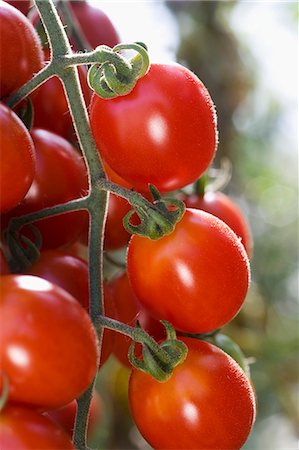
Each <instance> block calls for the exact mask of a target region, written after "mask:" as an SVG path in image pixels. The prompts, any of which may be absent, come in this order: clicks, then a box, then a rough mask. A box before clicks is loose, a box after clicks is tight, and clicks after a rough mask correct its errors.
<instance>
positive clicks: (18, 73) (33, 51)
mask: <svg viewBox="0 0 299 450" xmlns="http://www.w3.org/2000/svg"><path fill="white" fill-rule="evenodd" d="M42 62H43V53H42V47H41V43H40V40H39V37H38V35H37V33H36V31H35V29H34V28H33V26H32V24H31V23H30V22H29V20H28V19H27V18H26V17H25V16H24V14H22V13H21V12H20V11H18V10H17V9H16V8H14V7H13V6H11V5H9V4H8V3H6V2H3V1H1V2H0V98H3V97H6V96H8V95H9V94H11V93H12V92H13V91H14V90H16V89H18V88H20V87H21V86H22V85H23V84H25V83H26V81H28V80H29V79H30V78H32V76H33V75H34V74H35V73H36V72H38V71H39V70H40V69H41V68H42Z"/></svg>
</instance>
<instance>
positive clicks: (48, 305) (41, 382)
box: [0, 275, 98, 410]
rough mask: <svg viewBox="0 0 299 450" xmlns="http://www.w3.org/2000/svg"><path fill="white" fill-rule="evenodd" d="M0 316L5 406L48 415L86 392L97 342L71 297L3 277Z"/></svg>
mask: <svg viewBox="0 0 299 450" xmlns="http://www.w3.org/2000/svg"><path fill="white" fill-rule="evenodd" d="M0 315H1V329H0V370H1V373H5V374H6V376H7V379H8V385H9V393H8V401H9V402H18V403H22V404H24V405H27V406H30V407H34V408H35V409H40V410H47V409H50V408H58V407H60V406H63V405H66V404H67V403H69V402H70V401H72V400H73V399H75V398H78V397H79V396H80V395H81V394H82V393H83V392H84V391H85V390H86V389H87V388H88V386H89V385H90V383H91V381H92V380H93V378H94V376H95V373H96V370H97V365H98V342H97V337H96V333H95V330H94V328H93V326H92V323H91V320H90V318H89V316H88V314H87V313H86V311H85V310H84V309H83V308H82V306H81V305H80V304H79V302H78V301H77V300H75V299H74V297H72V296H71V295H70V294H69V293H67V292H66V291H64V290H63V289H61V288H59V287H58V286H56V285H54V284H52V283H50V282H48V281H46V280H44V279H42V278H39V277H33V276H29V275H5V276H2V277H1V299H0ZM2 381H3V380H1V382H0V384H1V383H2ZM0 390H1V386H0Z"/></svg>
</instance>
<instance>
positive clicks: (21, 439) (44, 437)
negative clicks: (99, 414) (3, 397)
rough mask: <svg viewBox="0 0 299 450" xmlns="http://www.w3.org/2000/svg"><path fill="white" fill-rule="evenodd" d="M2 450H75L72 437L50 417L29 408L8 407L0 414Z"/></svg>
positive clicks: (0, 446)
mask: <svg viewBox="0 0 299 450" xmlns="http://www.w3.org/2000/svg"><path fill="white" fill-rule="evenodd" d="M0 448H1V449H2V450H50V449H51V450H54V449H55V450H74V449H75V447H74V446H73V444H72V442H71V439H70V437H69V436H68V435H67V433H66V432H65V431H64V430H63V429H62V428H60V427H59V426H58V425H56V424H55V423H53V422H52V421H51V420H50V419H49V418H48V417H45V416H43V415H42V414H39V413H38V412H36V411H33V410H31V409H29V408H24V407H19V406H6V407H5V408H4V410H3V411H1V414H0Z"/></svg>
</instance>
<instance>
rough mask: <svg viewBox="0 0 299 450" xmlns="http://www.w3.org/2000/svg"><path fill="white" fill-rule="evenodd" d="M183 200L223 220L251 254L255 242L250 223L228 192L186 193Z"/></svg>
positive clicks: (189, 206)
mask: <svg viewBox="0 0 299 450" xmlns="http://www.w3.org/2000/svg"><path fill="white" fill-rule="evenodd" d="M182 200H183V202H184V203H185V204H186V206H187V208H196V209H201V210H203V211H206V212H208V213H210V214H213V215H214V216H216V217H219V219H221V220H223V222H225V223H226V224H227V225H228V226H229V227H230V228H231V229H232V230H233V231H234V232H235V233H236V235H237V236H238V237H239V238H240V239H241V242H242V244H243V245H244V247H245V250H246V252H247V254H248V256H249V257H250V256H251V254H252V245H253V244H252V237H251V231H250V227H249V224H248V222H247V220H246V218H245V216H244V214H243V213H242V211H241V210H240V208H239V207H238V206H237V205H236V203H235V202H233V201H232V200H231V199H230V198H229V197H228V196H227V195H226V194H223V193H222V192H206V193H205V194H204V196H200V195H196V194H192V195H186V196H184V197H183V198H182Z"/></svg>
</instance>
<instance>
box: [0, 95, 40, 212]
mask: <svg viewBox="0 0 299 450" xmlns="http://www.w3.org/2000/svg"><path fill="white" fill-rule="evenodd" d="M0 142H1V147H0V161H1V165H0V192H1V195H0V213H5V212H7V211H9V210H11V209H13V208H15V207H16V206H17V205H18V204H19V203H20V202H21V200H23V198H24V197H25V195H26V193H27V192H28V190H29V188H30V186H31V184H32V181H33V178H34V174H35V150H34V145H33V142H32V139H31V137H30V134H29V132H28V131H27V129H26V127H25V125H24V124H23V122H22V121H21V120H20V119H19V117H18V116H17V115H16V114H15V113H14V112H13V111H12V110H11V109H9V108H7V107H6V106H5V105H3V104H2V103H0ZM13 179H16V180H18V182H17V183H11V180H13ZM8 186H11V187H10V188H8Z"/></svg>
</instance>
